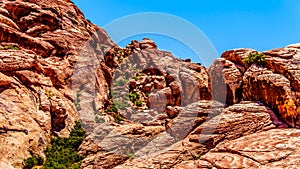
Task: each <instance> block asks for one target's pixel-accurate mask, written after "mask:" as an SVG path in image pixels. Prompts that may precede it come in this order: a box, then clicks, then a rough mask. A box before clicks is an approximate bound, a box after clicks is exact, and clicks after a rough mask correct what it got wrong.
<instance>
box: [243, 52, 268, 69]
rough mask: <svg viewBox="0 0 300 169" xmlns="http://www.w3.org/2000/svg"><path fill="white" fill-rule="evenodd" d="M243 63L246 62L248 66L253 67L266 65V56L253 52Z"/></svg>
mask: <svg viewBox="0 0 300 169" xmlns="http://www.w3.org/2000/svg"><path fill="white" fill-rule="evenodd" d="M243 62H246V63H247V65H248V66H250V65H252V64H253V63H256V64H258V65H264V64H265V54H263V53H259V52H252V53H250V54H249V55H248V57H246V58H245V59H243Z"/></svg>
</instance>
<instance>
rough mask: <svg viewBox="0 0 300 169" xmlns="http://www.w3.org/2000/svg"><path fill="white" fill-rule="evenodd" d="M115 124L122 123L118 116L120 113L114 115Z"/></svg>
mask: <svg viewBox="0 0 300 169" xmlns="http://www.w3.org/2000/svg"><path fill="white" fill-rule="evenodd" d="M114 118H115V122H116V123H120V122H121V121H124V119H123V117H122V116H121V115H120V113H116V115H115V117H114Z"/></svg>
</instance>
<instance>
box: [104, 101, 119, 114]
mask: <svg viewBox="0 0 300 169" xmlns="http://www.w3.org/2000/svg"><path fill="white" fill-rule="evenodd" d="M105 112H106V113H109V112H115V113H118V112H119V111H118V109H117V107H116V105H115V103H113V104H112V105H111V106H110V108H109V109H106V110H105Z"/></svg>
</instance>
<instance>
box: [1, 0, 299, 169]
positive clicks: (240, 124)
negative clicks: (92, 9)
mask: <svg viewBox="0 0 300 169" xmlns="http://www.w3.org/2000/svg"><path fill="white" fill-rule="evenodd" d="M253 52H254V50H252V49H236V50H230V51H226V52H224V53H223V54H222V56H221V58H219V59H217V60H216V61H215V62H214V63H213V64H212V65H211V67H210V68H205V67H203V66H201V65H199V64H196V63H191V62H189V60H185V61H184V60H181V59H177V58H175V57H173V56H172V54H171V53H170V52H166V51H160V50H158V48H157V46H156V44H155V43H154V42H153V41H151V40H150V39H144V40H142V41H141V42H138V41H132V42H131V44H129V45H127V46H126V48H120V47H118V46H117V45H115V44H114V42H112V41H111V40H110V38H109V37H108V35H107V34H106V33H105V31H104V30H102V29H101V28H99V27H97V26H95V25H93V24H92V23H90V22H89V21H87V20H85V18H84V15H83V14H82V12H81V11H80V10H79V9H78V8H77V7H76V6H75V5H74V4H73V3H72V2H71V1H68V0H56V1H52V0H50V1H49V0H48V1H45V0H29V1H21V0H16V1H9V0H2V1H0V168H22V161H23V159H25V158H28V157H30V156H31V155H36V154H39V155H42V156H44V149H45V148H46V147H47V146H49V143H50V138H51V137H56V136H63V137H65V136H68V134H69V132H70V130H71V129H72V126H73V124H74V122H75V121H76V120H79V119H80V120H81V121H82V123H83V126H84V129H85V130H86V131H87V133H88V134H87V136H86V138H85V141H84V142H83V144H82V145H81V147H80V149H79V151H80V154H82V155H84V156H85V159H84V160H83V163H82V166H81V167H82V168H87V169H92V168H122V169H123V168H184V169H189V168H191V169H192V168H297V166H299V165H300V160H299V159H300V158H299V157H300V154H299V152H300V151H299V149H300V146H299V145H300V144H299V143H300V137H299V136H300V131H299V129H298V128H299V125H300V120H299V117H300V100H299V99H300V88H299V83H300V66H299V65H300V64H299V63H300V45H299V44H294V45H289V46H287V47H284V48H279V49H274V50H270V51H265V52H263V53H264V55H265V64H263V65H258V64H247V63H246V62H245V61H244V60H243V59H245V58H246V57H248V56H249V54H250V53H253Z"/></svg>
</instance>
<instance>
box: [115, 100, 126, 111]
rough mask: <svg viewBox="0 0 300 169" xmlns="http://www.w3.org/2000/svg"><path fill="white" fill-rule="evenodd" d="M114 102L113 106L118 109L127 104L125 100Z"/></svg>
mask: <svg viewBox="0 0 300 169" xmlns="http://www.w3.org/2000/svg"><path fill="white" fill-rule="evenodd" d="M114 103H115V107H116V108H117V109H118V110H124V109H125V108H126V106H127V103H126V102H125V101H114Z"/></svg>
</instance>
